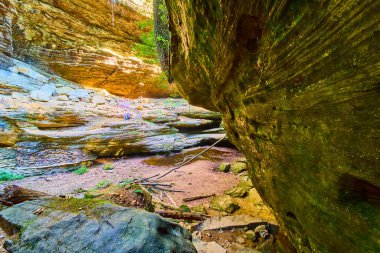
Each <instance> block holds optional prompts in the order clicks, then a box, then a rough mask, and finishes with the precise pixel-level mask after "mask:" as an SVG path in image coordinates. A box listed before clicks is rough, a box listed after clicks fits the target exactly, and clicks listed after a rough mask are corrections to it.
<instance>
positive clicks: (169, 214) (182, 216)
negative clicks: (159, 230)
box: [155, 210, 208, 221]
mask: <svg viewBox="0 0 380 253" xmlns="http://www.w3.org/2000/svg"><path fill="white" fill-rule="evenodd" d="M155 213H157V214H159V215H160V216H162V217H165V218H172V219H178V220H196V221H203V220H205V219H206V218H207V217H208V216H207V215H203V214H197V213H188V212H179V211H167V210H157V211H155Z"/></svg>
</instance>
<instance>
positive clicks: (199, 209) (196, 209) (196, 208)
mask: <svg viewBox="0 0 380 253" xmlns="http://www.w3.org/2000/svg"><path fill="white" fill-rule="evenodd" d="M191 210H192V211H193V212H196V213H201V214H207V210H206V207H205V206H203V205H199V206H194V207H192V208H191Z"/></svg>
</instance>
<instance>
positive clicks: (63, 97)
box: [57, 95, 69, 101]
mask: <svg viewBox="0 0 380 253" xmlns="http://www.w3.org/2000/svg"><path fill="white" fill-rule="evenodd" d="M57 100H58V101H68V100H69V98H68V97H67V96H66V95H60V96H58V97H57Z"/></svg>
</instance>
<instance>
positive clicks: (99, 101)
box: [92, 95, 106, 105]
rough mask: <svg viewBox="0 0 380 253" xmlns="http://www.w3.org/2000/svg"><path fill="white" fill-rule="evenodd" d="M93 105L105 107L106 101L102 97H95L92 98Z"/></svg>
mask: <svg viewBox="0 0 380 253" xmlns="http://www.w3.org/2000/svg"><path fill="white" fill-rule="evenodd" d="M92 103H93V104H96V105H103V104H105V103H106V99H105V98H104V97H103V96H101V95H95V96H94V97H93V98H92Z"/></svg>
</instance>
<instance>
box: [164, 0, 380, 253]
mask: <svg viewBox="0 0 380 253" xmlns="http://www.w3.org/2000/svg"><path fill="white" fill-rule="evenodd" d="M166 3H167V7H168V11H169V18H170V27H171V49H172V52H171V61H172V62H171V69H170V72H171V75H172V76H173V77H174V80H175V81H176V83H177V84H178V85H179V89H180V91H181V93H182V94H183V95H184V96H185V97H186V98H187V99H188V100H189V101H190V102H191V103H192V104H196V105H201V106H204V107H206V108H208V109H217V110H219V111H220V112H222V115H223V120H224V126H225V128H226V130H227V131H228V135H229V139H230V140H232V142H233V143H234V144H236V146H238V147H239V149H240V150H242V151H243V152H244V153H245V155H246V157H247V159H248V161H249V170H250V175H251V178H252V180H253V182H254V185H255V187H256V188H257V190H258V192H259V193H260V195H261V196H262V197H263V199H264V200H265V201H266V203H267V204H268V205H269V206H270V207H271V208H272V209H273V210H274V211H275V213H276V216H277V218H278V220H279V221H280V222H281V223H282V225H284V226H285V227H286V229H287V232H288V235H289V237H290V239H291V241H292V243H293V244H294V245H295V246H296V248H297V250H298V251H299V252H352V253H357V252H380V240H379V238H380V229H379V228H380V170H379V168H380V163H379V161H380V159H379V153H380V147H379V136H380V132H379V126H380V117H379V113H380V108H379V101H380V99H379V92H380V90H379V83H380V47H379V45H380V43H379V41H380V23H379V22H378V20H379V19H380V2H379V1H375V0H368V1H360V0H353V1H343V0H341V1H340V0H326V1H287V0H279V1H258V0H257V1H256V0H234V1H229V0H228V1H219V0H210V1H190V0H183V1H177V0H166Z"/></svg>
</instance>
